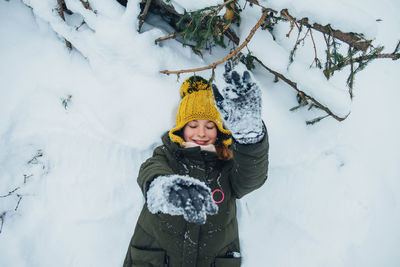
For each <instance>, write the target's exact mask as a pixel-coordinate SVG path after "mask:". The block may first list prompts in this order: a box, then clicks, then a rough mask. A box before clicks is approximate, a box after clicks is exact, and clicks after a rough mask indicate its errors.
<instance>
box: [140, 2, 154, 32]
mask: <svg viewBox="0 0 400 267" xmlns="http://www.w3.org/2000/svg"><path fill="white" fill-rule="evenodd" d="M151 1H152V0H147V1H146V5H145V6H144V10H143V13H142V14H140V15H139V19H140V21H139V29H138V32H140V31H141V29H142V26H143V23H144V20H145V19H146V17H147V13H148V12H149V8H150V5H151Z"/></svg>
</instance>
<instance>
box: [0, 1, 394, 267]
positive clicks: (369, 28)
mask: <svg viewBox="0 0 400 267" xmlns="http://www.w3.org/2000/svg"><path fill="white" fill-rule="evenodd" d="M23 2H24V3H25V4H28V5H30V6H31V7H33V10H32V9H30V8H28V7H27V6H26V5H24V4H23V3H22V1H21V0H9V1H5V0H0V25H1V26H0V39H1V42H0V103H1V104H0V216H1V217H0V218H1V219H0V229H1V233H0V266H7V267H14V266H15V267H24V266H29V267H30V266H40V267H42V266H43V267H52V266H79V267H80V266H82V267H87V266H104V267H109V266H121V264H122V261H123V258H124V256H125V252H126V249H127V245H128V242H129V239H130V238H131V235H132V233H133V229H134V226H135V223H136V219H137V217H138V214H139V211H140V209H141V207H142V205H143V197H142V195H141V192H140V189H139V187H138V186H137V184H136V175H137V171H138V167H139V166H140V164H141V163H142V162H143V160H144V159H145V158H146V157H148V156H149V155H150V154H151V152H152V149H153V148H154V146H155V145H157V144H158V143H159V142H160V136H161V134H162V133H163V132H164V131H166V130H168V129H170V128H171V127H172V126H173V124H174V116H175V112H176V107H177V104H178V102H179V94H178V92H179V86H180V83H181V82H182V81H183V79H184V78H185V77H187V76H188V75H191V74H187V75H181V78H180V79H179V81H177V79H176V76H173V75H171V76H166V75H163V74H160V73H159V71H160V70H164V69H172V70H174V69H182V68H189V67H199V66H204V65H207V64H209V63H211V62H214V61H216V59H219V58H220V57H221V55H224V54H223V53H225V52H223V51H222V50H221V49H215V52H214V53H213V55H208V54H206V56H205V58H204V59H201V58H200V57H198V56H197V55H195V54H194V53H193V52H192V51H191V49H190V48H189V47H185V48H183V47H182V45H181V44H180V43H178V42H176V41H174V40H169V41H165V42H163V43H162V44H161V45H155V44H154V40H155V39H157V38H158V37H161V36H163V35H165V32H163V30H160V29H156V28H152V27H151V26H149V25H145V26H144V30H145V32H144V33H142V34H138V33H137V31H136V28H137V19H136V17H137V15H138V12H139V9H138V4H137V2H139V1H133V0H131V1H129V3H128V7H127V8H126V9H125V8H124V7H122V6H120V5H119V4H118V3H117V2H116V1H114V0H92V1H90V3H91V4H92V7H93V8H94V9H96V10H98V12H97V15H94V14H92V13H90V12H88V11H86V10H84V9H82V7H81V6H80V5H79V4H80V1H77V0H66V3H67V5H68V6H69V7H70V8H71V10H73V11H74V12H75V13H77V14H79V13H80V14H82V16H83V17H85V20H86V21H87V23H88V25H83V26H81V27H80V28H79V30H73V29H74V27H77V26H79V22H80V21H81V20H80V17H79V16H78V15H74V16H71V17H68V18H67V22H68V23H67V24H66V23H64V22H62V21H61V20H60V19H59V18H58V17H57V16H54V12H53V13H51V12H50V11H51V10H52V7H54V3H55V2H56V1H53V0H23ZM172 2H174V1H172ZM175 2H176V3H177V4H179V5H180V6H182V7H183V6H185V7H186V8H187V9H188V10H189V9H196V8H199V7H200V6H199V3H200V2H201V1H189V0H179V1H178V0H176V1H175ZM212 2H213V3H218V2H217V1H212ZM260 3H261V4H263V5H265V6H267V5H268V6H270V7H273V8H275V9H277V10H280V9H281V8H284V7H287V8H289V11H290V12H291V13H292V14H294V15H296V16H298V17H303V16H309V17H310V18H314V20H315V21H318V22H320V23H322V24H325V23H331V24H332V25H334V26H336V28H341V29H344V30H349V31H357V32H363V33H365V34H366V36H367V37H376V40H375V42H376V44H383V45H385V47H386V49H387V52H392V51H393V49H394V46H395V45H396V43H397V41H398V40H399V39H400V27H399V25H400V17H399V16H398V14H399V12H400V4H399V2H398V1H397V0H382V1H379V2H377V1H373V0H368V1H365V0H363V1H361V0H351V1H334V2H332V1H324V4H321V1H318V0H307V1H304V0H303V1H289V0H285V1H282V0H270V1H266V0H265V1H260ZM243 12H244V13H243V19H242V26H241V28H240V29H241V30H240V31H239V32H238V34H239V35H240V37H241V39H242V40H243V39H244V38H245V37H246V36H247V35H248V33H249V29H250V28H251V27H252V26H253V25H254V24H255V22H256V21H257V20H258V18H259V16H260V10H259V9H257V7H253V8H250V7H247V8H246V9H245V10H244V11H243ZM245 14H247V16H244V15H245ZM377 19H379V21H377ZM277 30H278V31H281V34H278V35H277V36H280V37H279V38H281V39H279V38H278V39H277V40H276V42H272V40H271V39H272V38H271V37H270V36H268V35H267V34H265V33H263V35H261V32H257V33H256V35H255V36H254V39H253V40H252V42H251V43H250V44H249V48H250V49H252V50H253V52H254V53H255V54H256V55H257V56H259V57H262V58H263V60H265V61H264V62H268V63H269V64H270V66H274V67H275V68H276V70H279V71H282V72H285V74H286V75H287V76H288V77H291V78H293V79H294V80H297V79H300V78H303V83H302V84H301V85H303V86H304V87H307V86H309V85H313V86H311V89H310V90H311V91H310V92H309V93H310V94H312V95H316V96H319V97H320V98H322V99H324V101H326V102H324V103H325V104H327V105H328V106H329V107H330V108H332V109H333V110H335V111H337V112H338V113H343V114H347V112H349V111H351V113H350V115H349V117H348V118H347V119H346V120H344V121H343V122H337V121H336V120H334V119H332V118H327V119H324V120H322V121H321V122H319V123H317V124H315V125H313V126H307V125H306V124H305V120H308V119H312V118H314V117H316V116H318V115H321V113H318V112H315V111H311V112H310V111H306V110H299V111H297V112H291V111H289V109H290V108H291V107H293V106H295V105H296V100H295V92H294V90H293V89H292V88H290V87H289V86H287V85H286V84H284V83H283V82H279V83H274V82H273V78H274V77H273V76H272V75H271V74H269V73H267V72H265V71H264V70H263V69H261V68H259V69H257V70H255V71H253V74H254V77H255V78H256V80H257V81H258V83H259V84H260V86H261V87H262V89H263V118H264V120H265V123H266V125H267V128H268V131H269V139H270V146H271V148H270V171H269V178H268V180H267V182H266V184H265V185H264V186H263V187H262V188H261V189H259V190H257V191H255V192H254V193H252V194H250V195H248V196H246V197H245V198H244V199H242V200H239V201H238V205H239V225H240V236H241V244H242V254H243V256H244V260H243V266H244V267H258V266H261V267H262V266H274V267H281V266H289V267H291V266H302V267H303V266H304V267H314V266H324V267H325V266H332V267H337V266H349V267H353V266H393V267H395V266H399V265H400V254H399V253H398V248H399V247H400V228H399V227H398V225H400V194H399V192H398V191H399V189H400V179H399V178H400V164H399V162H400V123H399V118H398V117H399V115H400V112H399V110H398V108H397V107H398V101H399V99H400V92H399V90H398V88H399V87H398V80H397V79H398V75H399V73H400V62H399V61H391V60H376V61H374V62H372V63H371V64H369V65H368V66H367V68H366V69H365V70H364V71H362V72H361V73H359V74H358V75H357V77H356V81H355V87H354V94H355V97H354V99H353V101H352V102H350V101H348V99H347V98H346V97H345V94H343V92H344V91H345V90H346V88H345V78H346V75H344V74H343V75H341V74H338V75H337V76H335V78H334V79H332V80H331V81H330V82H329V83H328V82H326V81H325V80H323V79H320V77H319V75H321V74H320V73H316V72H314V71H313V70H310V71H309V72H308V71H306V70H307V68H306V67H305V66H307V67H308V66H309V65H310V63H311V62H310V59H311V60H312V56H311V58H310V53H311V55H312V51H307V48H301V49H303V50H301V49H300V51H299V52H298V54H297V58H296V59H297V60H298V62H302V60H303V61H304V64H297V65H292V66H291V67H290V68H289V69H287V59H288V51H289V50H290V47H291V46H292V44H293V43H290V40H288V39H286V37H285V33H286V32H287V31H288V28H286V27H282V28H281V29H279V28H278V29H277ZM55 32H57V33H58V34H56V33H55ZM60 35H62V36H66V37H68V39H69V40H71V41H72V42H73V44H74V45H75V46H76V48H77V50H76V49H75V50H73V51H71V52H70V51H68V49H67V48H66V47H65V44H64V41H63V39H62V38H60ZM292 38H294V37H292ZM266 40H270V42H266ZM292 41H293V40H292ZM264 44H265V46H264ZM78 51H79V52H78ZM221 72H222V67H219V68H217V73H216V74H217V79H219V78H218V77H220V74H221ZM310 73H312V74H310ZM199 74H200V75H204V76H205V77H209V76H210V72H207V71H206V72H204V73H199ZM305 77H306V78H305ZM318 90H320V91H318ZM330 99H331V101H330ZM329 101H330V102H329Z"/></svg>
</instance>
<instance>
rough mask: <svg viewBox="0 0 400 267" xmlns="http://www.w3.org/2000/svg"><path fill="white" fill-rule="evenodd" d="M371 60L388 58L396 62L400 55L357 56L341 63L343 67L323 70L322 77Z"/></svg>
mask: <svg viewBox="0 0 400 267" xmlns="http://www.w3.org/2000/svg"><path fill="white" fill-rule="evenodd" d="M372 58H374V59H377V58H381V59H382V58H390V59H392V60H398V59H400V53H397V54H387V53H384V54H377V55H369V56H359V57H356V58H353V59H352V60H350V59H348V60H346V61H345V62H344V63H343V65H341V66H340V67H339V66H335V67H333V68H330V69H327V70H324V71H323V73H324V75H325V76H326V77H329V76H328V75H329V73H330V72H331V71H335V70H339V69H342V68H343V67H346V66H348V65H350V64H352V62H353V63H354V62H360V61H361V60H368V59H372Z"/></svg>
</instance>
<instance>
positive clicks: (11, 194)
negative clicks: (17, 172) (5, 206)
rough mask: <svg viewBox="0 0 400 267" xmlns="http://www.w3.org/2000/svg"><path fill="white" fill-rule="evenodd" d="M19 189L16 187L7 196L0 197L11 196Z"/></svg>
mask: <svg viewBox="0 0 400 267" xmlns="http://www.w3.org/2000/svg"><path fill="white" fill-rule="evenodd" d="M19 188H20V187H19V186H18V187H17V188H15V189H14V190H12V191H10V192H8V194H7V195H3V196H0V197H8V196H11V195H12V193H14V192H15V191H17V190H18V189H19Z"/></svg>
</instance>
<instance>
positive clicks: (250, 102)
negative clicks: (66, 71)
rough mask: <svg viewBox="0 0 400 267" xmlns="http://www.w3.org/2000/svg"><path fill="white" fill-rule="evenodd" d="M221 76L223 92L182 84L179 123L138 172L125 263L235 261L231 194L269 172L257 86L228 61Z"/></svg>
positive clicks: (190, 266)
mask: <svg viewBox="0 0 400 267" xmlns="http://www.w3.org/2000/svg"><path fill="white" fill-rule="evenodd" d="M224 78H225V81H226V83H227V86H226V87H225V88H224V90H223V95H224V96H222V95H221V94H220V93H219V91H218V89H217V87H216V86H215V85H213V87H212V89H211V87H210V85H209V83H208V82H207V81H206V80H205V79H203V78H201V77H198V76H192V77H190V78H188V79H187V80H186V81H185V82H184V83H183V85H182V87H181V97H182V100H181V103H180V105H179V109H178V114H177V117H176V127H175V128H173V129H171V130H170V131H169V132H167V133H166V134H165V135H164V136H163V137H162V142H163V145H162V146H159V147H157V148H156V149H155V150H154V153H153V156H152V157H151V158H149V159H148V160H147V161H146V162H144V163H143V164H142V166H141V168H140V171H139V177H138V183H139V185H140V187H141V189H142V191H143V194H144V196H145V198H146V203H145V205H144V207H143V209H142V212H141V214H140V216H139V219H138V222H137V225H136V228H135V232H134V234H133V237H132V240H131V242H130V244H129V248H128V252H127V254H126V257H125V261H124V267H132V266H157V267H166V266H169V267H178V266H179V267H196V266H198V267H210V266H214V267H224V266H229V267H235V266H240V261H241V258H240V249H239V236H238V225H237V219H236V199H238V198H241V197H243V196H244V195H245V194H247V193H249V192H251V191H253V190H255V189H257V188H259V187H260V186H261V185H262V184H263V183H264V182H265V180H266V179H267V171H268V148H269V146H268V138H267V132H266V128H265V126H264V124H263V122H262V119H261V91H260V89H259V88H258V86H257V85H256V84H255V83H253V82H252V81H251V78H250V74H249V73H248V72H247V71H245V72H244V74H243V76H242V77H240V75H239V74H238V73H237V72H236V71H232V68H231V65H230V63H228V64H227V65H226V66H225V73H224ZM213 92H214V93H213ZM217 108H218V109H217ZM221 115H222V117H223V118H224V123H225V124H224V125H223V123H222V119H221ZM225 126H226V127H227V128H228V129H229V130H228V129H226V128H225Z"/></svg>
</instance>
